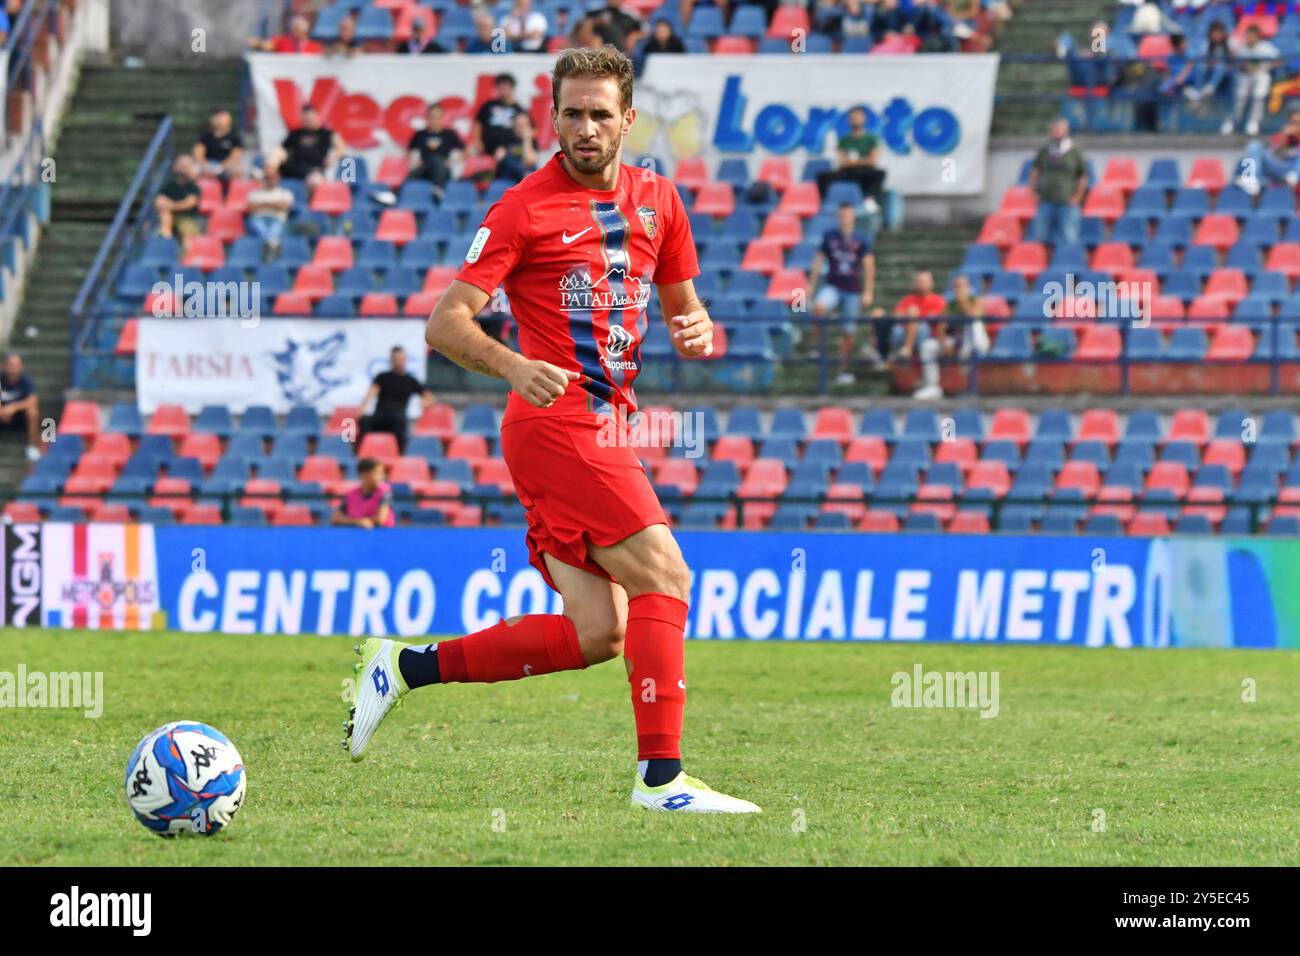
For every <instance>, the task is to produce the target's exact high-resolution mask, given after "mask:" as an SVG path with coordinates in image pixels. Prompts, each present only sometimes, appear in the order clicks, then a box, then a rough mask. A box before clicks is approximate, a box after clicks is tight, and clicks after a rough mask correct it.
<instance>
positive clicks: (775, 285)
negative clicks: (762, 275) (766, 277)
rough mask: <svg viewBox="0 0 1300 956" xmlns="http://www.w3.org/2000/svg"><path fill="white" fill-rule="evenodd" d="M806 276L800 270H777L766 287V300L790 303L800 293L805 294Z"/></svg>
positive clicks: (806, 289) (806, 286) (806, 288)
mask: <svg viewBox="0 0 1300 956" xmlns="http://www.w3.org/2000/svg"><path fill="white" fill-rule="evenodd" d="M807 291H808V276H807V275H805V274H804V271H803V270H802V269H778V270H777V271H776V272H775V273H773V275H772V281H771V282H769V283H768V286H767V298H769V299H780V300H781V301H782V302H790V301H791V300H792V299H793V298H794V297H795V295H797V294H798V293H800V292H804V293H807Z"/></svg>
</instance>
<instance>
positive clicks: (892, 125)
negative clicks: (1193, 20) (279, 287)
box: [248, 53, 998, 195]
mask: <svg viewBox="0 0 1300 956" xmlns="http://www.w3.org/2000/svg"><path fill="white" fill-rule="evenodd" d="M248 62H249V66H250V73H251V76H252V85H253V94H254V96H255V97H256V103H257V123H258V135H259V136H260V138H261V141H262V143H263V144H271V143H279V142H281V141H282V140H283V139H284V137H285V135H286V134H287V132H288V131H289V130H291V129H294V128H295V127H296V126H297V125H298V122H299V116H300V112H301V109H302V107H303V106H304V105H305V104H307V103H312V104H314V105H315V106H316V107H317V108H318V109H319V110H320V111H321V113H322V118H323V121H324V123H325V125H327V126H329V127H330V128H332V129H334V130H335V131H336V132H337V133H338V135H339V137H340V139H341V140H342V144H343V146H344V147H345V148H346V150H347V151H348V152H349V153H350V154H353V155H358V156H362V157H364V158H365V159H366V161H367V164H368V167H369V170H370V172H371V173H374V172H376V171H377V170H378V165H379V161H380V159H381V158H382V157H384V156H387V155H394V154H399V153H402V152H404V151H405V149H406V146H407V144H408V143H409V141H410V138H411V134H412V133H413V132H414V131H415V130H416V129H419V128H420V127H421V126H422V125H423V122H424V110H425V107H426V104H427V103H429V102H433V101H438V102H441V103H442V104H443V105H444V107H445V118H446V122H447V123H448V124H449V125H451V126H452V127H453V128H455V129H456V130H457V131H458V132H459V133H460V134H461V135H462V137H465V136H468V134H469V131H470V125H471V123H472V122H473V118H474V114H475V112H476V111H477V108H478V107H479V106H480V105H481V104H482V103H484V102H486V101H487V100H489V99H491V98H492V97H493V95H494V93H493V80H494V78H495V77H496V75H497V74H498V73H503V72H505V73H511V74H513V75H514V77H515V79H516V82H517V84H518V88H517V89H518V94H517V96H518V100H519V102H520V104H521V105H523V106H524V107H525V108H528V109H529V112H530V113H531V114H532V117H533V123H534V125H535V126H536V128H537V131H538V138H539V140H540V141H541V145H542V148H543V153H544V155H549V154H550V152H552V151H553V146H554V135H553V133H552V132H551V126H550V118H549V117H550V106H551V80H550V71H551V68H552V67H553V65H554V57H552V56H549V55H539V54H511V55H502V56H491V57H488V56H468V55H455V54H453V55H448V56H437V57H408V56H391V57H389V56H384V55H372V56H366V57H357V58H353V59H345V58H339V57H326V56H277V55H275V54H256V53H253V54H249V55H248ZM997 71H998V57H997V56H996V55H992V54H989V55H984V54H926V55H924V56H866V57H862V56H839V55H834V54H830V55H820V54H797V55H789V56H779V55H754V56H724V57H714V56H699V55H692V54H683V55H676V56H652V57H650V58H649V61H648V64H647V66H646V70H645V74H644V75H643V76H642V77H640V78H638V80H637V85H636V93H635V97H634V105H635V106H636V108H637V118H636V121H635V122H634V124H633V126H632V130H631V132H630V133H629V134H628V138H627V141H626V143H625V146H624V160H625V161H627V162H632V161H634V160H635V158H636V157H638V156H640V155H644V154H648V155H652V156H655V157H657V158H658V159H659V160H660V161H662V162H663V163H664V165H665V166H666V167H667V169H664V170H660V171H661V172H665V173H671V172H672V170H673V169H674V168H676V165H677V163H678V162H679V161H680V160H682V159H684V158H687V157H693V156H704V157H706V158H707V159H709V160H710V161H711V164H715V163H716V160H718V159H719V158H724V157H743V158H748V159H750V160H751V162H750V166H751V171H754V172H756V171H757V168H758V164H759V162H761V160H762V159H763V158H765V157H768V156H774V155H775V156H789V157H790V158H791V161H792V163H793V165H794V169H795V172H796V174H798V173H799V172H800V171H801V170H802V167H803V163H804V161H805V159H807V158H808V157H810V156H825V157H828V158H832V157H834V154H835V146H836V141H837V138H838V134H839V132H841V131H843V130H845V129H847V122H848V121H847V115H848V112H849V110H850V109H852V108H853V107H855V106H862V107H864V108H865V109H866V111H867V126H868V128H869V129H871V130H872V131H874V132H875V133H876V134H877V135H878V136H879V137H880V140H881V149H880V163H881V166H882V167H883V168H884V169H885V171H886V173H887V180H886V184H887V187H888V188H890V189H894V190H897V191H899V192H902V193H904V194H908V195H974V194H977V193H979V192H981V191H982V190H983V188H984V177H985V157H986V154H987V152H988V139H989V128H990V123H991V120H992V116H993V91H994V86H995V84H996V81H997Z"/></svg>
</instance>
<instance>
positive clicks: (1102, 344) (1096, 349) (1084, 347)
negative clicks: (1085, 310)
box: [1074, 325, 1121, 362]
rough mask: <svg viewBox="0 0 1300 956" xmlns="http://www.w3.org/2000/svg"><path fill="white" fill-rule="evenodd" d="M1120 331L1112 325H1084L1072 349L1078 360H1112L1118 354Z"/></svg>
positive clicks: (1117, 356) (1117, 357)
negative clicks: (1077, 344) (1077, 341)
mask: <svg viewBox="0 0 1300 956" xmlns="http://www.w3.org/2000/svg"><path fill="white" fill-rule="evenodd" d="M1120 346H1121V342H1120V333H1119V329H1117V328H1116V327H1115V326H1113V325H1085V326H1084V327H1083V329H1082V330H1081V331H1080V333H1079V346H1078V348H1076V349H1075V351H1074V358H1075V361H1078V362H1114V361H1116V360H1118V359H1119V356H1120Z"/></svg>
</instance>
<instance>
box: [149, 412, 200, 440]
mask: <svg viewBox="0 0 1300 956" xmlns="http://www.w3.org/2000/svg"><path fill="white" fill-rule="evenodd" d="M147 431H148V433H149V434H150V435H170V436H171V437H172V438H183V437H184V436H185V435H188V434H189V433H190V416H189V413H188V412H186V411H185V409H184V408H183V407H181V406H180V405H159V406H158V408H157V410H156V411H155V412H154V413H153V416H152V417H150V419H149V427H148V429H147Z"/></svg>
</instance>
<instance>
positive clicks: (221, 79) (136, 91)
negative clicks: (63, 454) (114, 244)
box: [0, 58, 240, 497]
mask: <svg viewBox="0 0 1300 956" xmlns="http://www.w3.org/2000/svg"><path fill="white" fill-rule="evenodd" d="M239 69H240V64H239V61H237V60H226V61H223V60H210V59H207V58H197V59H196V62H195V64H193V65H191V64H189V63H156V64H150V65H149V69H148V72H147V73H146V72H145V71H142V70H137V69H131V68H128V67H125V66H122V65H121V64H118V63H110V62H98V63H95V62H88V63H87V64H85V65H84V66H83V67H82V70H81V76H80V79H79V81H78V86H77V92H76V95H75V97H74V98H73V101H72V104H71V107H70V109H69V111H68V112H67V113H66V114H65V115H64V117H63V121H62V124H61V127H60V130H59V134H58V140H57V147H56V149H55V154H54V160H55V182H54V192H53V215H52V217H51V221H50V225H49V227H48V231H47V232H46V235H45V238H44V239H43V240H42V243H41V248H40V253H39V255H38V256H37V257H36V261H35V263H34V264H33V266H32V274H31V276H30V281H29V282H28V285H27V294H26V298H25V300H24V302H23V306H22V311H21V312H20V314H19V316H18V321H17V322H16V323H15V324H14V335H13V339H12V342H11V345H12V347H13V348H15V349H17V350H18V351H19V353H20V354H21V355H22V356H23V358H24V361H25V362H26V364H27V367H28V370H29V371H30V372H31V373H32V376H33V377H34V378H35V379H36V383H37V386H38V387H39V388H40V394H41V414H42V417H51V418H54V419H56V420H57V419H58V418H59V416H60V415H61V414H62V411H63V404H64V391H65V390H66V389H68V388H69V387H70V386H71V384H72V363H71V340H70V335H71V330H70V320H69V310H70V309H71V308H72V302H73V300H74V299H75V298H76V295H77V290H78V288H79V287H80V285H81V282H82V280H83V279H84V278H85V275H86V272H87V270H88V269H89V268H90V265H91V262H92V261H93V259H94V257H95V253H96V251H97V250H98V248H99V244H100V243H101V242H102V241H103V239H104V233H105V231H106V230H107V228H108V224H109V223H110V222H111V221H112V218H113V214H114V212H115V211H116V210H117V205H118V203H119V202H120V201H121V199H122V195H123V194H124V193H125V192H126V189H127V186H128V185H130V183H131V177H132V176H134V175H135V171H136V167H137V166H138V164H139V162H140V157H141V156H142V155H143V153H144V151H145V148H146V147H147V146H148V144H149V140H150V138H151V137H152V136H153V134H154V131H155V130H156V129H157V126H158V121H159V120H160V119H161V118H162V117H163V116H165V115H168V114H170V115H171V117H172V119H173V121H174V122H175V124H176V140H175V142H176V147H177V149H178V150H187V149H189V147H190V145H191V144H192V143H193V142H194V140H195V139H196V138H197V137H198V132H199V129H200V127H201V126H202V124H203V122H204V121H205V120H206V119H207V116H208V114H209V113H210V112H211V110H213V109H214V108H216V107H217V106H226V107H228V108H230V109H232V110H237V109H238V106H239ZM26 472H27V462H26V461H25V459H24V458H23V454H22V441H21V439H20V436H18V435H9V434H5V435H4V436H3V444H0V497H2V496H6V495H7V493H8V492H9V491H10V490H11V489H13V488H15V487H16V486H17V484H18V482H19V481H21V480H22V478H23V476H24V475H25V474H26Z"/></svg>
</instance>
